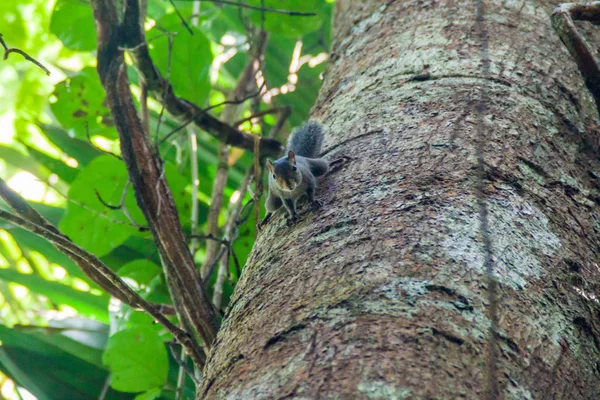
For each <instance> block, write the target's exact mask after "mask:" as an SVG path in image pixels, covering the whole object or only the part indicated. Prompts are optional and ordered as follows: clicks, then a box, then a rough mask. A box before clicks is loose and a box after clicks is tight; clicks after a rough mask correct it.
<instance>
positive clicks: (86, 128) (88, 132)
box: [85, 121, 123, 161]
mask: <svg viewBox="0 0 600 400" xmlns="http://www.w3.org/2000/svg"><path fill="white" fill-rule="evenodd" d="M85 137H86V138H87V141H88V142H89V144H90V145H91V146H92V147H94V148H95V149H96V150H99V151H101V152H102V153H104V154H108V155H111V156H113V157H116V158H117V159H119V160H121V161H123V157H121V156H120V155H118V154H115V153H113V152H112V151H108V150H104V149H103V148H102V147H99V146H96V143H94V142H92V138H91V137H90V129H89V127H88V123H87V121H85Z"/></svg>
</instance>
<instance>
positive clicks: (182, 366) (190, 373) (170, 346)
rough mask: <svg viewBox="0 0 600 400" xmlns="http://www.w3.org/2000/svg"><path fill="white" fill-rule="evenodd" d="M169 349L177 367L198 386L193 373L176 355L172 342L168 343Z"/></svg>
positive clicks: (198, 382)
mask: <svg viewBox="0 0 600 400" xmlns="http://www.w3.org/2000/svg"><path fill="white" fill-rule="evenodd" d="M169 349H171V356H173V359H174V360H175V362H176V363H177V365H179V366H180V367H181V368H183V370H184V371H185V372H186V373H187V374H188V376H189V377H190V378H192V380H193V381H194V384H195V385H196V386H200V381H199V380H198V379H196V375H194V371H192V370H191V369H190V367H188V366H187V364H186V363H185V362H184V361H183V360H182V359H181V358H180V357H179V356H178V355H177V348H175V343H173V341H170V342H169Z"/></svg>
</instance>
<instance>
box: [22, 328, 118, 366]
mask: <svg viewBox="0 0 600 400" xmlns="http://www.w3.org/2000/svg"><path fill="white" fill-rule="evenodd" d="M48 324H49V326H47V327H46V326H15V327H14V331H15V333H17V334H18V333H22V335H21V336H19V342H18V343H21V342H24V341H25V340H24V338H25V337H27V339H28V340H33V339H32V338H35V339H37V340H39V341H41V342H43V343H45V344H46V345H47V346H52V347H56V348H57V349H60V350H61V351H64V352H66V353H69V354H71V355H72V356H74V357H77V358H79V359H82V360H84V361H86V362H88V363H90V364H95V365H97V366H99V367H102V352H103V350H104V347H105V346H106V342H107V340H108V326H107V325H106V324H103V323H100V322H97V321H94V320H91V319H85V318H81V317H72V318H66V319H63V320H50V321H49V322H48ZM18 343H12V344H11V346H16V345H18ZM25 348H27V347H25ZM30 350H31V349H30Z"/></svg>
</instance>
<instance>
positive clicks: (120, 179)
mask: <svg viewBox="0 0 600 400" xmlns="http://www.w3.org/2000/svg"><path fill="white" fill-rule="evenodd" d="M127 179H128V177H127V171H126V169H125V165H124V164H123V163H122V162H121V161H120V160H118V159H116V158H114V157H112V156H110V155H104V156H100V157H97V158H95V159H94V160H93V161H92V162H91V163H90V164H89V165H88V166H87V167H85V168H84V169H83V170H82V171H81V172H80V173H79V175H78V176H77V178H76V179H75V180H74V181H73V183H72V185H71V188H70V190H69V194H68V195H69V198H70V199H72V200H74V201H75V202H77V203H78V204H75V203H73V202H69V204H68V205H67V211H66V213H65V215H64V217H63V219H62V220H61V222H60V225H59V228H60V229H61V230H62V231H63V232H64V233H65V234H66V235H67V236H69V237H71V238H72V239H73V241H75V243H77V244H78V245H80V246H82V247H83V248H85V249H86V250H88V251H90V252H92V253H94V254H95V255H97V256H101V255H104V254H107V253H108V252H110V251H111V250H112V249H114V248H115V247H117V246H119V245H120V244H121V243H123V242H124V241H125V240H126V239H127V238H128V237H129V236H130V235H132V234H133V233H136V232H137V229H136V228H135V227H133V226H131V225H130V224H129V221H128V220H127V217H126V216H125V215H124V214H123V212H122V211H121V210H111V209H109V208H107V207H106V206H105V205H103V204H102V203H101V202H100V200H99V199H98V197H97V196H96V191H97V192H98V193H99V195H100V196H101V197H102V199H103V201H105V202H106V203H107V204H109V205H118V204H119V202H120V201H121V196H122V193H123V188H124V187H125V184H126V182H127ZM129 195H130V196H131V199H130V202H129V203H128V205H132V204H131V203H132V202H133V194H132V193H131V192H130V193H129ZM81 205H84V206H85V208H84V207H82V206H81ZM129 211H130V212H132V214H133V212H134V211H135V209H133V210H132V209H131V208H129ZM138 214H139V211H138Z"/></svg>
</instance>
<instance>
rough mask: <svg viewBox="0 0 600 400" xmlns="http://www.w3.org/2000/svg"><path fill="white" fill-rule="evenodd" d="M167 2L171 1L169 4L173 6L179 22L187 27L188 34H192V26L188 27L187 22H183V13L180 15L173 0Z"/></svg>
mask: <svg viewBox="0 0 600 400" xmlns="http://www.w3.org/2000/svg"><path fill="white" fill-rule="evenodd" d="M169 3H171V5H172V6H173V8H174V9H175V12H176V13H177V16H178V17H179V19H180V20H181V23H182V24H183V26H184V27H185V29H187V31H188V32H189V33H190V35H192V36H193V35H194V31H193V30H192V28H190V26H189V25H188V24H187V22H185V18H183V15H181V13H180V12H179V10H178V9H177V7H176V6H175V3H174V2H173V0H169Z"/></svg>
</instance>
